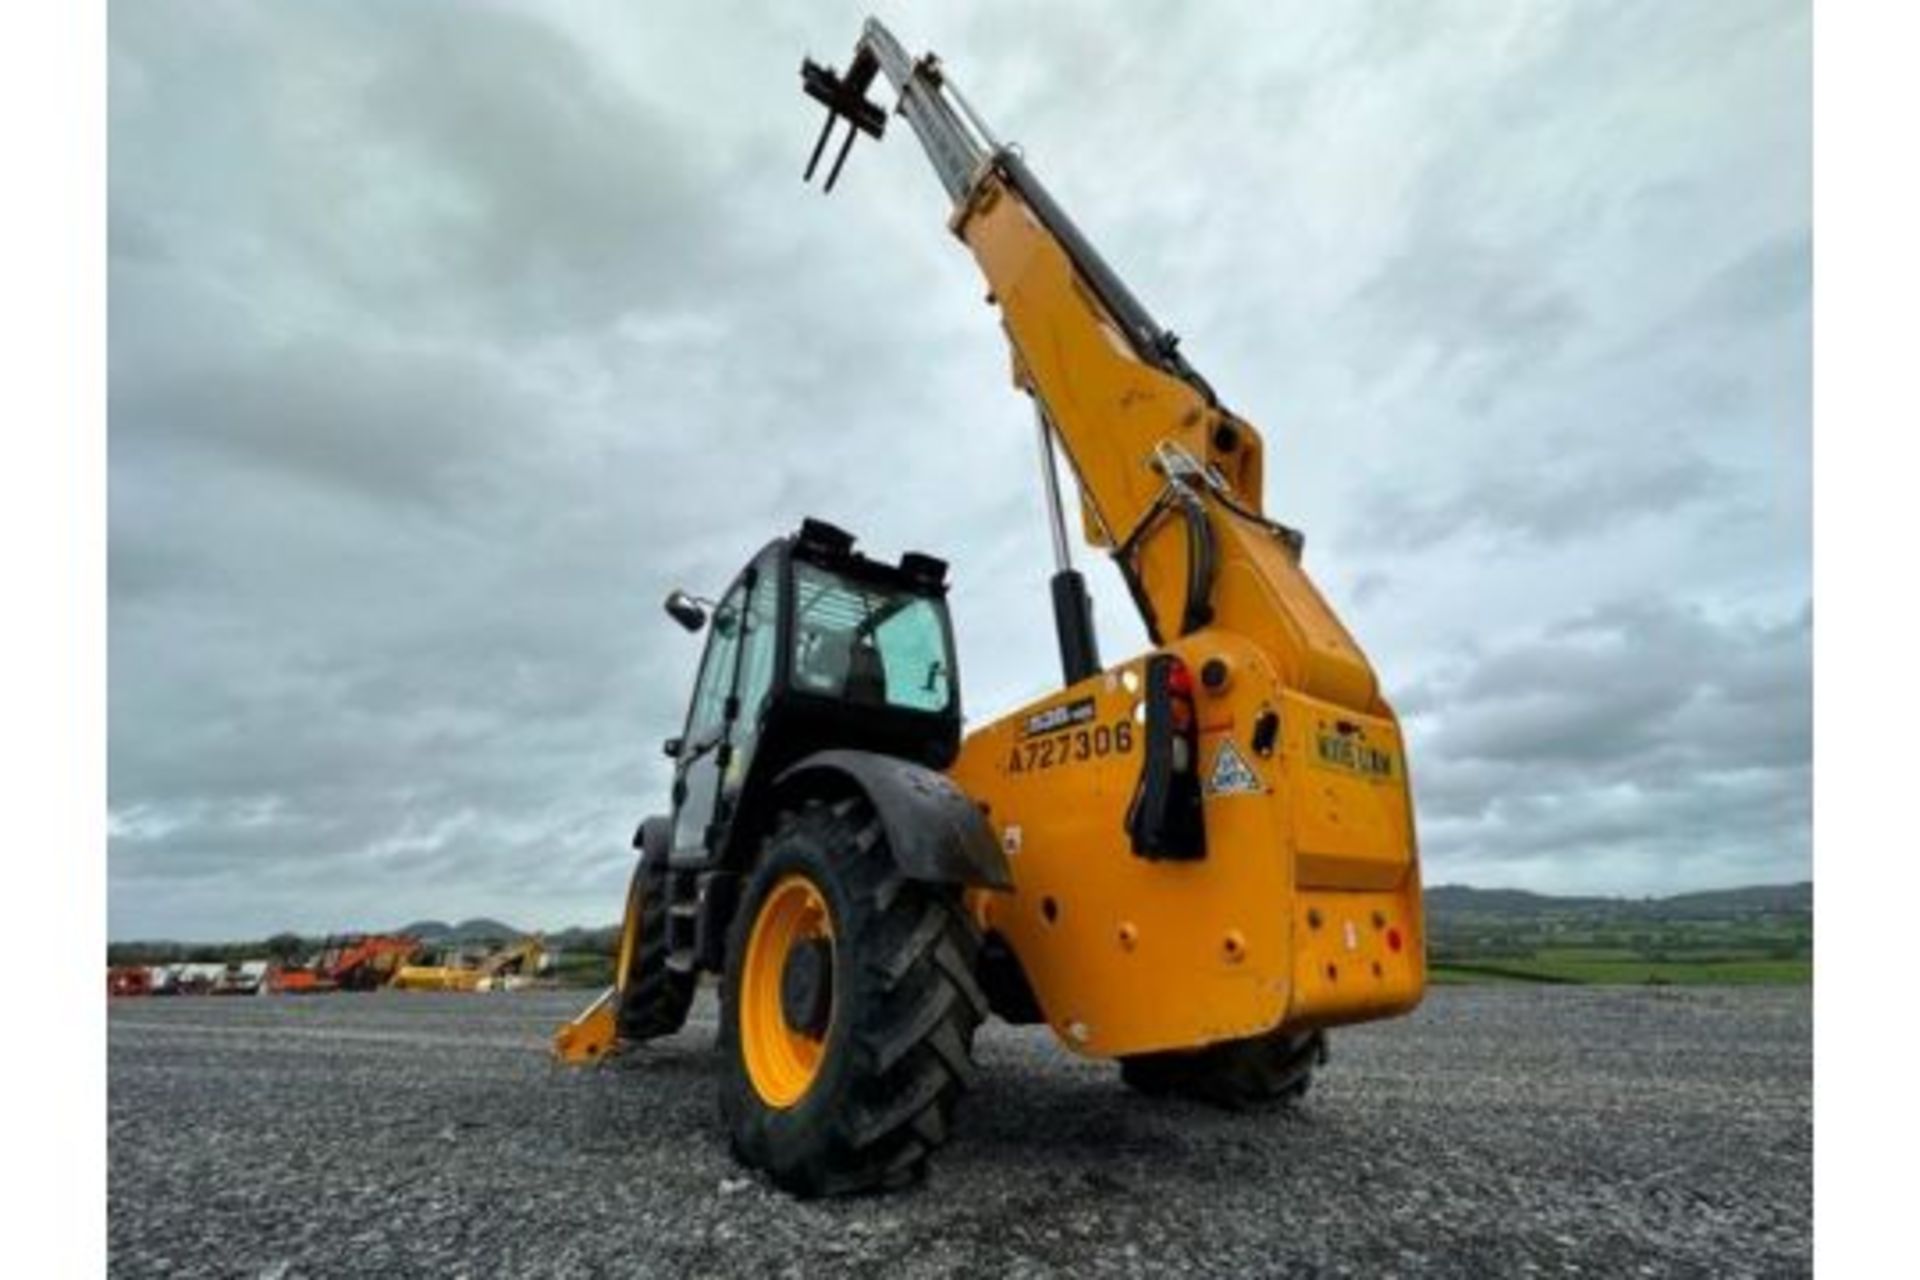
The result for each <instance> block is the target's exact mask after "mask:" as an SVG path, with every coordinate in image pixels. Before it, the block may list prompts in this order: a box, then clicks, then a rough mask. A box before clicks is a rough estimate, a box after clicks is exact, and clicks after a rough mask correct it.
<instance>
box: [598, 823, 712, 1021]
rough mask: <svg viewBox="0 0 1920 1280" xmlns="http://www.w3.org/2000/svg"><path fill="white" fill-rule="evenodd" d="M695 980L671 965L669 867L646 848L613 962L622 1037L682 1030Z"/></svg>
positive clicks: (637, 863)
mask: <svg viewBox="0 0 1920 1280" xmlns="http://www.w3.org/2000/svg"><path fill="white" fill-rule="evenodd" d="M648 821H649V824H651V823H653V822H657V821H659V820H658V819H649V820H648ZM647 843H651V841H649V842H647ZM695 981H696V975H694V974H692V973H682V972H680V971H679V970H677V969H674V968H672V967H671V966H669V965H668V964H667V868H666V865H665V863H664V861H663V860H661V859H660V858H659V857H658V856H657V854H656V853H654V852H653V851H651V850H645V849H643V850H642V852H641V854H640V857H639V858H638V859H636V860H635V862H634V867H633V878H632V879H631V880H629V881H628V882H627V909H626V912H625V914H624V915H623V916H622V918H621V922H620V949H619V951H618V953H617V954H616V955H615V958H614V967H613V985H614V990H615V996H614V1001H615V1004H614V1007H615V1011H616V1017H617V1018H618V1021H619V1025H620V1036H621V1038H622V1039H624V1040H654V1039H658V1038H659V1037H661V1036H670V1035H672V1034H673V1033H674V1032H676V1031H678V1030H679V1029H680V1028H681V1027H682V1026H683V1025H685V1023H686V1021H687V1010H688V1009H689V1008H691V1007H692V1005H693V992H694V986H695Z"/></svg>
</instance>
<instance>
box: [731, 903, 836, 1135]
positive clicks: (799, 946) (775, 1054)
mask: <svg viewBox="0 0 1920 1280" xmlns="http://www.w3.org/2000/svg"><path fill="white" fill-rule="evenodd" d="M739 983H740V988H739V991H740V995H739V1000H740V1013H739V1018H740V1053H741V1057H742V1059H743V1060H744V1064H745V1066H746V1069H747V1077H748V1079H749V1080H751V1081H752V1083H753V1088H754V1091H755V1092H756V1093H758V1094H759V1095H760V1099H761V1101H763V1102H765V1103H766V1104H767V1105H768V1106H770V1107H777V1108H786V1107H791V1106H794V1105H795V1104H796V1103H798V1102H799V1101H800V1099H801V1098H802V1097H804V1096H805V1095H806V1092H807V1090H808V1089H810V1088H811V1087H812V1086H813V1081H814V1077H815V1076H817V1075H818V1074H819V1072H820V1064H821V1062H822V1061H823V1060H824V1058H825V1056H826V1042H827V1039H828V1032H829V1030H830V1029H831V1027H832V1024H833V915H832V912H831V911H829V909H828V907H827V900H826V896H825V895H824V894H823V893H822V892H821V891H820V889H819V887H818V886H817V885H815V884H814V883H813V882H812V881H811V880H810V879H809V878H808V877H807V876H805V875H802V874H799V873H795V874H792V875H789V876H786V877H784V878H782V879H781V880H780V881H778V882H777V883H776V884H775V885H774V886H773V888H772V889H771V890H769V891H768V893H767V896H766V897H765V898H764V899H763V900H762V901H761V903H760V907H759V910H758V911H757V912H756V913H755V915H754V919H753V926H752V928H751V929H750V930H749V931H748V935H747V952H746V956H745V957H744V959H743V960H742V963H741V968H740V976H739Z"/></svg>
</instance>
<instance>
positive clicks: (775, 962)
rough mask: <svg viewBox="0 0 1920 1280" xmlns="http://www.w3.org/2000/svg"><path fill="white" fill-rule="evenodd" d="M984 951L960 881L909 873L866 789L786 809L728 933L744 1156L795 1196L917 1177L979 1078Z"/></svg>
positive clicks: (727, 1050) (729, 1052)
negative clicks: (976, 1052)
mask: <svg viewBox="0 0 1920 1280" xmlns="http://www.w3.org/2000/svg"><path fill="white" fill-rule="evenodd" d="M977 950H978V940H977V938H976V936H975V934H974V931H973V927H972V925H971V923H970V922H969V921H968V919H967V917H966V915H965V914H964V913H963V912H962V911H961V909H960V900H959V892H958V890H957V889H953V888H948V887H944V886H934V885H927V884H922V883H919V882H916V881H911V880H905V879H902V878H901V877H900V876H899V875H898V874H897V872H896V871H895V868H894V865H893V859H892V856H891V855H890V854H889V853H888V850H887V847H886V840H885V836H884V835H883V834H882V832H881V828H880V824H879V822H878V820H877V819H876V818H875V817H874V814H873V811H872V810H871V809H870V808H869V807H868V806H867V805H866V804H865V803H864V802H863V801H861V800H858V799H845V800H841V801H839V802H837V803H834V804H831V805H829V804H827V803H825V802H820V801H815V802H813V803H812V804H810V805H809V806H808V807H807V808H806V809H804V810H803V811H801V812H799V813H795V814H788V815H786V816H785V817H783V818H782V819H781V821H780V823H779V825H778V826H777V827H776V829H775V831H774V833H773V835H772V837H771V838H770V839H769V840H768V841H767V844H766V848H765V854H764V856H763V858H762V859H761V862H760V865H759V867H758V868H757V869H756V870H755V872H754V874H753V876H752V877H751V879H750V881H749V883H748V885H747V889H746V892H745V894H744V895H743V897H742V899H741V902H740V908H739V910H738V911H737V912H736V913H735V916H734V921H733V928H732V932H731V934H730V935H729V939H728V947H727V970H726V978H725V982H724V985H723V988H722V991H723V996H722V1006H721V1017H720V1036H721V1047H722V1052H723V1054H724V1057H725V1067H724V1074H723V1077H722V1080H721V1086H720V1109H721V1114H722V1116H723V1117H724V1118H725V1120H726V1124H727V1128H728V1131H729V1134H730V1136H731V1138H732V1142H733V1149H734V1152H735V1154H736V1155H737V1156H738V1157H739V1158H740V1159H741V1160H742V1161H743V1162H745V1163H746V1164H749V1165H751V1166H754V1167H756V1168H760V1169H764V1170H766V1172H767V1173H768V1175H769V1176H770V1177H771V1178H772V1179H773V1181H774V1182H775V1183H777V1184H778V1185H780V1186H781V1187H783V1188H785V1189H787V1190H789V1191H792V1192H795V1193H797V1194H800V1195H836V1194H844V1193H848V1192H856V1191H866V1190H872V1189H877V1188H884V1187H896V1186H904V1185H907V1184H910V1183H912V1182H914V1181H916V1180H918V1179H919V1178H920V1177H921V1176H922V1175H923V1174H924V1173H925V1171H926V1163H927V1157H928V1156H929V1155H930V1154H931V1153H932V1152H933V1150H934V1149H935V1148H936V1147H938V1146H939V1145H940V1144H941V1143H942V1142H944V1141H945V1140H946V1137H947V1133H948V1130H949V1127H950V1126H951V1124H952V1122H953V1114H954V1109H955V1106H956V1105H957V1103H958V1102H959V1099H960V1095H961V1094H962V1093H963V1092H964V1091H965V1089H966V1087H967V1086H968V1084H969V1083H970V1082H971V1080H972V1076H973V1063H972V1058H971V1053H972V1044H973V1033H974V1029H975V1028H976V1027H977V1026H978V1025H979V1023H980V1020H981V1018H983V1017H984V1016H985V1014H986V998H985V997H984V996H983V995H982V994H981V992H980V988H979V986H978V985H977V984H976V982H975V979H974V972H973V970H974V963H975V958H976V954H977Z"/></svg>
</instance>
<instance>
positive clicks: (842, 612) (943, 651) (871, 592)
mask: <svg viewBox="0 0 1920 1280" xmlns="http://www.w3.org/2000/svg"><path fill="white" fill-rule="evenodd" d="M793 588H794V626H793V684H794V687H795V688H796V689H799V690H802V691H803V692H806V693H815V694H820V695H823V696H825V697H829V698H839V699H842V700H843V701H846V702H850V703H853V704H855V705H859V706H873V707H900V708H903V709H906V710H912V711H945V710H947V709H948V707H950V706H951V705H952V702H953V685H952V681H953V660H952V657H951V655H950V654H949V653H948V652H947V628H946V616H945V609H944V607H943V606H942V604H941V603H940V602H939V601H938V600H932V599H928V598H927V597H925V596H918V595H914V594H912V593H911V592H906V591H898V590H893V589H890V588H886V587H877V586H872V585H870V584H867V583H864V582H858V581H855V580H854V579H851V578H843V577H841V576H840V575H839V574H836V573H829V572H828V571H827V570H825V569H821V568H819V567H818V566H815V565H811V564H807V563H806V562H804V561H798V560H796V561H795V562H794V566H793Z"/></svg>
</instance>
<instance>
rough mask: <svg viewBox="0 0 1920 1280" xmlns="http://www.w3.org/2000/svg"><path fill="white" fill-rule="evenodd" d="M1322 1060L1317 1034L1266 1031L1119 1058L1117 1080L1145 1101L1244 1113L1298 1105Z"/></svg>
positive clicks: (1323, 1040)
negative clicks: (1175, 1100)
mask: <svg viewBox="0 0 1920 1280" xmlns="http://www.w3.org/2000/svg"><path fill="white" fill-rule="evenodd" d="M1326 1060H1327V1037H1326V1035H1325V1034H1324V1033H1323V1032H1319V1031H1314V1032H1309V1033H1307V1034H1304V1035H1283V1034H1280V1033H1278V1032H1270V1033H1268V1034H1267V1035H1263V1036H1253V1037H1251V1038H1250V1039H1246V1040H1229V1041H1226V1042H1225V1043H1222V1044H1212V1045H1208V1046H1207V1047H1206V1048H1204V1049H1193V1050H1187V1051H1182V1052H1173V1053H1146V1054H1140V1055H1138V1056H1135V1057H1131V1058H1122V1059H1121V1060H1120V1078H1121V1079H1122V1080H1123V1081H1125V1082H1126V1084H1127V1086H1128V1087H1129V1088H1131V1089H1135V1090H1138V1091H1139V1092H1141V1093H1144V1094H1147V1095H1149V1096H1151V1097H1163V1096H1168V1095H1171V1096H1176V1097H1183V1098H1192V1099H1194V1100H1195V1101H1198V1102H1205V1103H1208V1104H1210V1105H1212V1106H1216V1107H1224V1108H1226V1109H1227V1110H1230V1111H1245V1110H1248V1109H1250V1108H1253V1107H1259V1106H1267V1105H1271V1104H1274V1103H1290V1102H1295V1101H1298V1100H1299V1099H1300V1098H1302V1097H1304V1096H1305V1095H1306V1092H1307V1088H1308V1086H1310V1085H1311V1084H1312V1083H1313V1069H1314V1068H1315V1067H1316V1066H1319V1065H1320V1064H1321V1063H1323V1062H1325V1061H1326Z"/></svg>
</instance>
